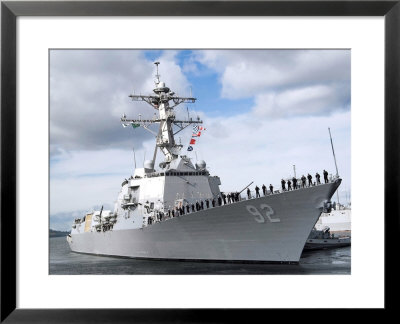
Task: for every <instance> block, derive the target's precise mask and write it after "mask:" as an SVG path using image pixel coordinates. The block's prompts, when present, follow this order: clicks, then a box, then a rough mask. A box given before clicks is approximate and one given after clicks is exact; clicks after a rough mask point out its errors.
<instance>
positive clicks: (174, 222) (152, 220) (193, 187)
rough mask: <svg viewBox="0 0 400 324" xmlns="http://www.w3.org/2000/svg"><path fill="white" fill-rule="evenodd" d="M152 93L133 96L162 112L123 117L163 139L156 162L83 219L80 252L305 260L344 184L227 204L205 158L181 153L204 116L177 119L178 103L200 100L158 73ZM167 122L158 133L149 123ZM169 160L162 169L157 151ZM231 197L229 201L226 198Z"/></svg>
mask: <svg viewBox="0 0 400 324" xmlns="http://www.w3.org/2000/svg"><path fill="white" fill-rule="evenodd" d="M155 64H156V67H157V74H156V80H155V88H154V89H153V93H154V94H152V95H130V98H131V99H132V100H134V101H144V102H146V103H148V104H149V105H150V106H151V107H152V108H153V109H155V110H156V112H157V113H156V117H155V118H153V119H142V118H138V119H128V118H127V117H126V115H125V114H124V115H123V117H122V118H121V123H122V125H123V126H125V127H126V126H133V127H143V128H144V129H146V130H147V131H149V132H151V133H153V135H154V136H155V139H156V141H155V142H156V144H155V149H154V154H153V158H152V160H148V161H145V162H144V165H143V168H136V169H135V171H134V174H133V176H131V177H130V178H129V179H125V180H124V181H123V182H122V184H121V189H120V192H119V194H118V197H117V201H116V203H115V207H114V210H113V211H111V210H103V209H101V210H100V211H93V212H90V213H87V214H86V215H85V216H84V217H83V218H81V219H76V220H75V222H74V224H73V226H72V230H71V234H70V236H69V237H68V242H69V245H70V247H71V249H72V251H75V252H81V253H92V254H99V255H113V256H124V257H133V258H155V259H175V260H224V261H266V262H294V263H296V262H298V261H299V258H300V255H301V252H302V249H303V247H304V244H305V242H306V239H307V237H308V235H309V233H310V231H311V229H312V228H313V226H314V224H315V223H316V221H317V220H318V217H319V215H320V214H321V212H322V211H328V210H329V206H330V198H331V197H332V195H333V194H334V192H335V190H336V189H337V187H338V186H339V185H340V182H341V179H340V178H339V177H335V178H334V179H333V180H332V181H330V182H329V183H326V184H321V185H317V186H311V187H309V188H302V189H297V190H292V191H284V192H278V193H270V194H268V195H265V196H263V197H260V198H255V199H249V200H243V199H241V198H240V196H239V195H238V194H237V193H236V194H235V195H234V196H235V199H234V200H232V201H229V202H227V201H226V200H225V199H223V198H224V196H225V194H224V193H221V192H220V189H219V185H220V184H221V181H220V179H219V177H217V176H212V175H210V173H209V171H208V170H207V168H206V163H205V161H198V162H197V163H195V164H193V163H192V161H191V159H190V158H189V157H188V156H186V155H184V154H181V151H182V145H181V144H177V143H176V141H175V137H174V136H175V135H176V134H177V133H179V132H180V131H182V130H183V129H185V128H186V127H188V126H189V125H198V124H201V123H202V121H201V120H200V118H196V119H195V120H193V119H191V118H188V119H187V120H181V119H177V118H176V115H175V111H174V108H175V107H176V106H177V105H179V104H181V103H193V102H195V101H196V98H192V97H180V96H178V95H176V94H175V93H174V92H173V91H171V89H170V88H169V87H167V86H166V85H165V83H164V82H162V81H160V75H159V73H158V65H159V62H156V63H155ZM152 124H159V128H158V131H154V130H152V129H151V128H150V127H149V126H150V125H152ZM158 150H160V151H161V152H162V153H163V155H164V161H163V162H161V163H160V164H159V166H158V168H157V169H156V168H155V161H156V156H157V152H158ZM224 201H225V202H224Z"/></svg>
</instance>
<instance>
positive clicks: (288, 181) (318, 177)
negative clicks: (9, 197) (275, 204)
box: [247, 170, 329, 199]
mask: <svg viewBox="0 0 400 324" xmlns="http://www.w3.org/2000/svg"><path fill="white" fill-rule="evenodd" d="M323 175H324V182H325V183H328V182H329V180H328V172H327V171H326V170H324V172H323ZM315 178H316V180H317V181H316V183H314V184H313V182H312V175H311V174H309V173H308V174H307V178H306V177H305V176H304V174H303V176H302V177H301V178H300V180H301V188H305V187H306V186H307V184H306V182H307V180H308V187H311V186H313V185H314V186H315V185H319V184H321V176H320V175H319V173H318V172H317V173H316V174H315ZM297 181H298V180H297V179H296V177H293V178H292V181H290V180H287V181H285V180H284V179H282V181H281V185H282V191H288V190H294V189H299V188H300V184H299V185H297ZM286 184H287V189H286ZM292 184H293V187H292ZM261 188H262V190H263V194H264V196H266V194H267V187H266V186H265V185H264V184H263V186H262V187H261ZM269 190H270V192H269V193H270V194H273V193H274V187H273V186H272V184H270V185H269ZM255 191H256V198H260V197H261V196H260V188H258V186H256V187H255ZM247 198H248V199H251V191H250V189H249V188H247Z"/></svg>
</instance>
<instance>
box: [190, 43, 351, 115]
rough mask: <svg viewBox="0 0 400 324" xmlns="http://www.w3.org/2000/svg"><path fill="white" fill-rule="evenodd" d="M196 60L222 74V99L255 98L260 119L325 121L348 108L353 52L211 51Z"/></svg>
mask: <svg viewBox="0 0 400 324" xmlns="http://www.w3.org/2000/svg"><path fill="white" fill-rule="evenodd" d="M196 58H197V59H198V61H199V62H201V63H202V64H204V65H206V66H207V67H208V68H210V69H213V70H215V71H216V72H217V73H218V74H219V78H220V83H221V86H222V89H221V97H222V98H230V99H239V98H251V97H254V98H255V101H256V106H255V108H254V109H255V111H256V112H257V113H258V114H260V113H261V114H262V115H268V116H273V117H286V116H296V115H305V114H307V113H308V112H309V113H310V114H314V115H321V114H330V113H332V112H333V111H335V110H337V109H339V110H343V109H348V108H349V102H350V51H349V50H239V51H229V50H218V51H213V50H209V51H198V52H196Z"/></svg>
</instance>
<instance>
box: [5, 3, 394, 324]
mask: <svg viewBox="0 0 400 324" xmlns="http://www.w3.org/2000/svg"><path fill="white" fill-rule="evenodd" d="M155 7H157V8H158V10H157V11H154V8H155ZM19 16H384V18H385V112H384V114H385V144H384V148H385V188H384V190H385V200H384V201H385V205H384V210H385V309H387V310H389V309H393V307H395V298H393V299H391V298H390V296H393V295H392V294H391V293H393V292H394V291H393V290H394V289H395V287H396V283H398V279H397V275H395V274H394V270H391V269H393V267H392V262H394V261H396V259H397V258H396V257H395V258H393V257H390V256H398V251H396V247H397V244H396V245H395V243H394V242H395V241H394V242H393V240H395V239H396V238H398V237H399V236H398V234H399V227H400V226H399V203H398V201H399V198H400V196H399V189H398V187H399V182H400V175H399V155H400V147H399V131H398V129H399V126H400V125H399V124H400V123H399V122H400V116H399V108H400V76H399V74H400V64H399V61H400V0H395V1H385V0H383V1H332V0H331V1H329V0H328V1H320V0H318V1H293V0H292V1H271V0H270V1H268V0H260V1H187V0H181V1H121V2H120V1H115V2H113V1H69V2H68V1H2V3H1V241H0V244H1V296H0V297H1V322H3V321H4V322H6V323H32V322H35V323H89V322H93V323H94V322H101V323H109V322H117V323H125V322H139V323H142V322H153V321H155V322H184V323H186V322H191V323H193V322H214V323H215V322H226V321H234V319H237V315H238V313H240V314H243V313H245V316H246V317H248V318H250V317H249V316H251V318H253V316H254V318H256V317H255V316H258V315H257V313H259V312H262V310H257V311H256V310H227V309H217V310H207V312H205V311H204V310H193V309H191V310H187V309H179V310H176V309H175V310H167V309H165V310H161V309H157V310H154V309H148V310H146V309H140V310H138V309H101V310H95V309H17V308H16V300H17V294H16V270H17V269H16V237H17V233H16V210H17V201H16V190H17V186H16V163H17V157H16V134H17V133H16V132H17V124H16V113H17V112H16V35H17V31H16V19H17V17H19ZM371 174H373V170H371ZM371 190H373V188H371ZM378 190H383V189H378ZM366 203H370V202H366ZM392 243H393V245H392ZM391 249H392V251H390V250H391ZM393 250H394V251H393ZM371 258H372V259H373V256H371ZM371 262H372V260H371ZM248 312H251V314H247V313H248Z"/></svg>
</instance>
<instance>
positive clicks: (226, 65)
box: [49, 49, 351, 275]
mask: <svg viewBox="0 0 400 324" xmlns="http://www.w3.org/2000/svg"><path fill="white" fill-rule="evenodd" d="M350 86H351V51H350V50H349V49H337V50H333V49H332V50H319V49H312V50H311V49H285V50H278V49H246V50H243V49H240V50H238V49H223V50H214V49H207V50H197V49H196V50H191V49H187V50H145V49H143V50H137V49H118V50H117V49H50V50H49V92H50V94H49V95H50V98H49V115H50V118H49V133H50V147H49V159H50V161H49V165H50V190H49V195H50V197H49V200H50V206H49V209H50V210H49V224H50V228H49V246H50V252H49V274H51V275H57V274H63V275H65V274H70V275H73V274H113V275H115V274H278V275H279V274H344V275H349V274H351V173H350V162H351V159H350V156H351V146H350V144H351V141H350V140H351V109H350V107H351V87H350Z"/></svg>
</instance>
